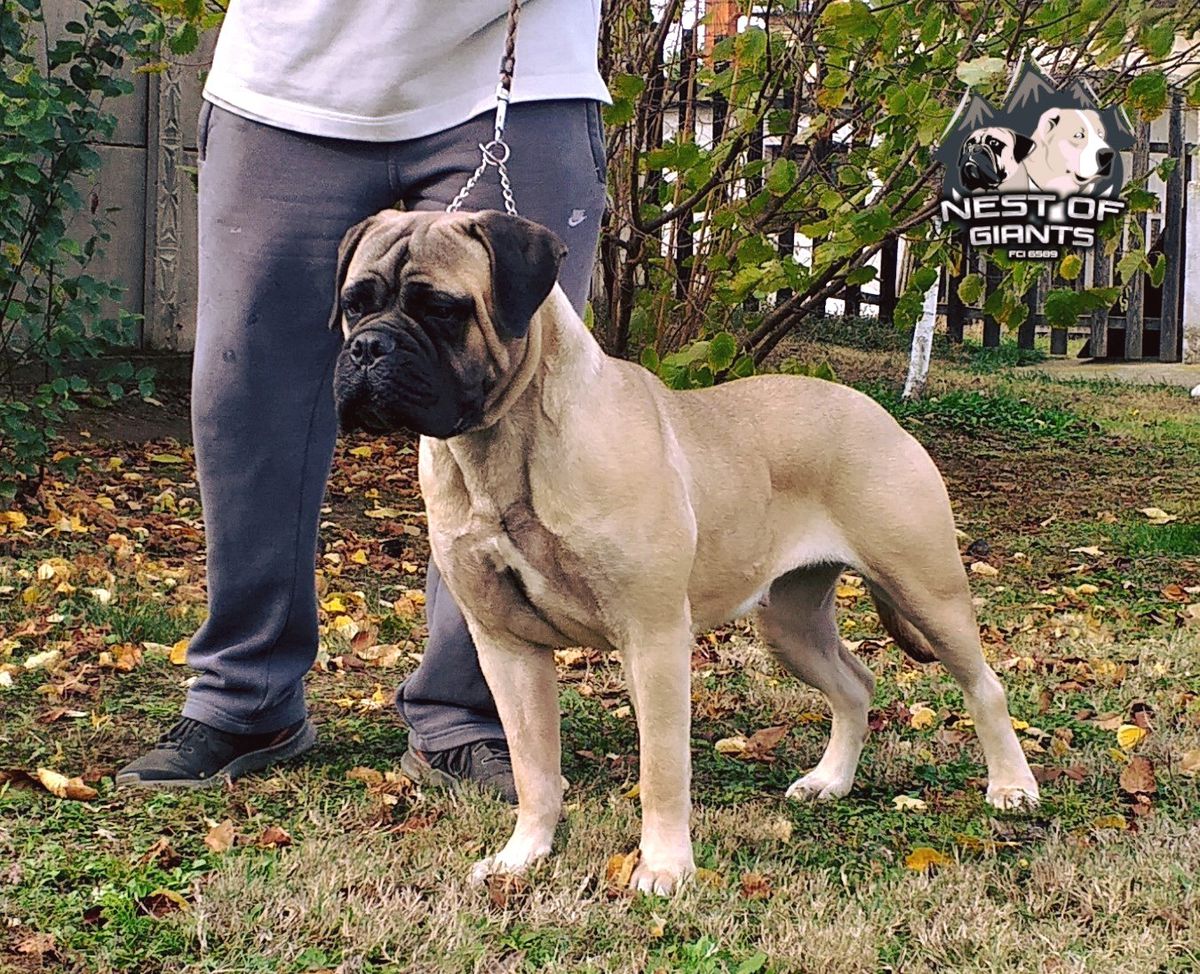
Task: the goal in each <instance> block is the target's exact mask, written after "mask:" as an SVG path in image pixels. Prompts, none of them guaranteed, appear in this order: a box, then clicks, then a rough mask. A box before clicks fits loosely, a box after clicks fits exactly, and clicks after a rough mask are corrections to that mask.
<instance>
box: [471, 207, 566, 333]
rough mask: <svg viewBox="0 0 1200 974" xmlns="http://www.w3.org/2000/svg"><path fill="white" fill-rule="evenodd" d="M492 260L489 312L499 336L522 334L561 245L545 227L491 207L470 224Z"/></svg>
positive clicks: (554, 275) (544, 293)
mask: <svg viewBox="0 0 1200 974" xmlns="http://www.w3.org/2000/svg"><path fill="white" fill-rule="evenodd" d="M470 228H471V232H472V233H473V234H474V235H475V236H476V237H478V238H479V240H481V241H482V242H483V245H484V247H486V248H487V252H488V256H489V257H490V258H491V263H492V310H493V314H494V315H495V317H496V330H497V332H499V333H500V335H501V336H502V337H504V338H523V337H524V336H525V334H526V332H528V331H529V321H530V319H531V318H532V317H533V314H534V312H535V311H537V309H538V308H540V307H541V305H542V302H543V301H545V300H546V298H547V297H548V296H549V294H550V292H551V291H552V290H553V289H554V282H555V281H557V280H558V267H559V265H560V264H561V263H562V259H563V258H564V257H565V256H566V254H567V246H566V244H564V243H563V242H562V241H561V240H559V239H558V237H557V236H555V235H554V234H553V233H551V232H550V231H549V230H547V229H546V228H545V227H543V226H541V225H539V224H537V223H534V222H532V221H531V220H526V219H524V218H522V217H519V216H509V215H508V214H507V213H500V212H498V211H495V210H487V211H485V212H483V213H480V214H479V215H478V216H477V217H476V218H475V219H474V220H472V221H471V223H470Z"/></svg>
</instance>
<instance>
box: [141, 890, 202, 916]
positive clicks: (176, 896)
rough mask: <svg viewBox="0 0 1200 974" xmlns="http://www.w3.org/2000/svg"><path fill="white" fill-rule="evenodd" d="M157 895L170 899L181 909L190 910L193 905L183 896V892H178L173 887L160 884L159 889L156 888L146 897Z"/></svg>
mask: <svg viewBox="0 0 1200 974" xmlns="http://www.w3.org/2000/svg"><path fill="white" fill-rule="evenodd" d="M155 896H161V897H162V898H163V899H165V900H170V901H171V902H172V903H174V904H175V905H176V906H177V907H178V908H179V909H181V910H184V911H186V910H190V909H191V907H192V905H191V904H190V903H189V902H188V901H187V900H185V899H184V898H183V896H182V894H180V893H176V892H175V890H173V889H164V888H163V887H161V886H160V887H159V888H158V889H156V890H154V891H153V892H152V893H150V894H149V896H147V897H146V898H147V899H149V898H150V897H155Z"/></svg>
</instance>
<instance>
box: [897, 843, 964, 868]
mask: <svg viewBox="0 0 1200 974" xmlns="http://www.w3.org/2000/svg"><path fill="white" fill-rule="evenodd" d="M953 862H954V860H953V859H951V858H950V857H949V856H946V855H943V854H942V853H940V852H938V851H937V849H930V848H929V847H928V846H918V847H917V848H915V849H913V851H912V852H910V853H909V854H908V855H907V856H905V857H904V865H905V866H906V867H908V868H909V869H911V870H913V872H918V873H923V872H927V871H928V870H929V869H932V868H933V867H935V866H949V865H950V864H951V863H953Z"/></svg>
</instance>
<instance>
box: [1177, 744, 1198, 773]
mask: <svg viewBox="0 0 1200 974" xmlns="http://www.w3.org/2000/svg"><path fill="white" fill-rule="evenodd" d="M1179 770H1180V771H1181V772H1182V773H1183V774H1187V775H1193V774H1200V748H1195V749H1194V750H1191V751H1185V752H1184V754H1183V757H1182V758H1180V759H1179Z"/></svg>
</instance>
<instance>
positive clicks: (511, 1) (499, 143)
mask: <svg viewBox="0 0 1200 974" xmlns="http://www.w3.org/2000/svg"><path fill="white" fill-rule="evenodd" d="M520 8H521V2H520V0H508V30H507V33H506V35H505V38H504V57H502V58H501V59H500V83H499V84H497V85H496V130H495V133H494V134H493V135H492V140H491V141H490V142H488V143H487V144H480V146H479V153H480V157H481V158H480V160H479V165H478V167H476V169H475V171H474V172H473V173H472V174H471V176H470V177H469V178H468V179H467V182H466V184H465V185H464V186H463V188H462V189H460V190H459V191H458V195H457V196H455V197H454V199H452V200H451V201H450V205H449V206H447V207H446V212H447V213H453V212H455V211H456V210H457V209H458V208H459V207H461V206H462V205H463V202H464V201H465V200H466V198H467V197H468V196H469V195H470V194H471V190H473V189H474V188H475V184H476V183H477V182H479V180H480V179H481V178H482V177H483V174H484V173H485V172H487V168H488V166H495V167H496V172H497V173H498V174H499V176H500V192H501V194H502V195H503V197H504V210H505V212H506V213H507V214H508V215H509V216H516V215H517V201H516V200H515V199H513V191H512V184H511V183H510V182H509V181H508V166H507V163H508V157H509V155H510V153H511V151H512V150H511V149H510V148H509V145H508V143H507V142H505V141H504V123H505V122H506V121H508V103H509V100H510V99H511V98H512V81H513V68H514V67H516V63H517V55H516V49H517V15H518V13H519V12H520Z"/></svg>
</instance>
